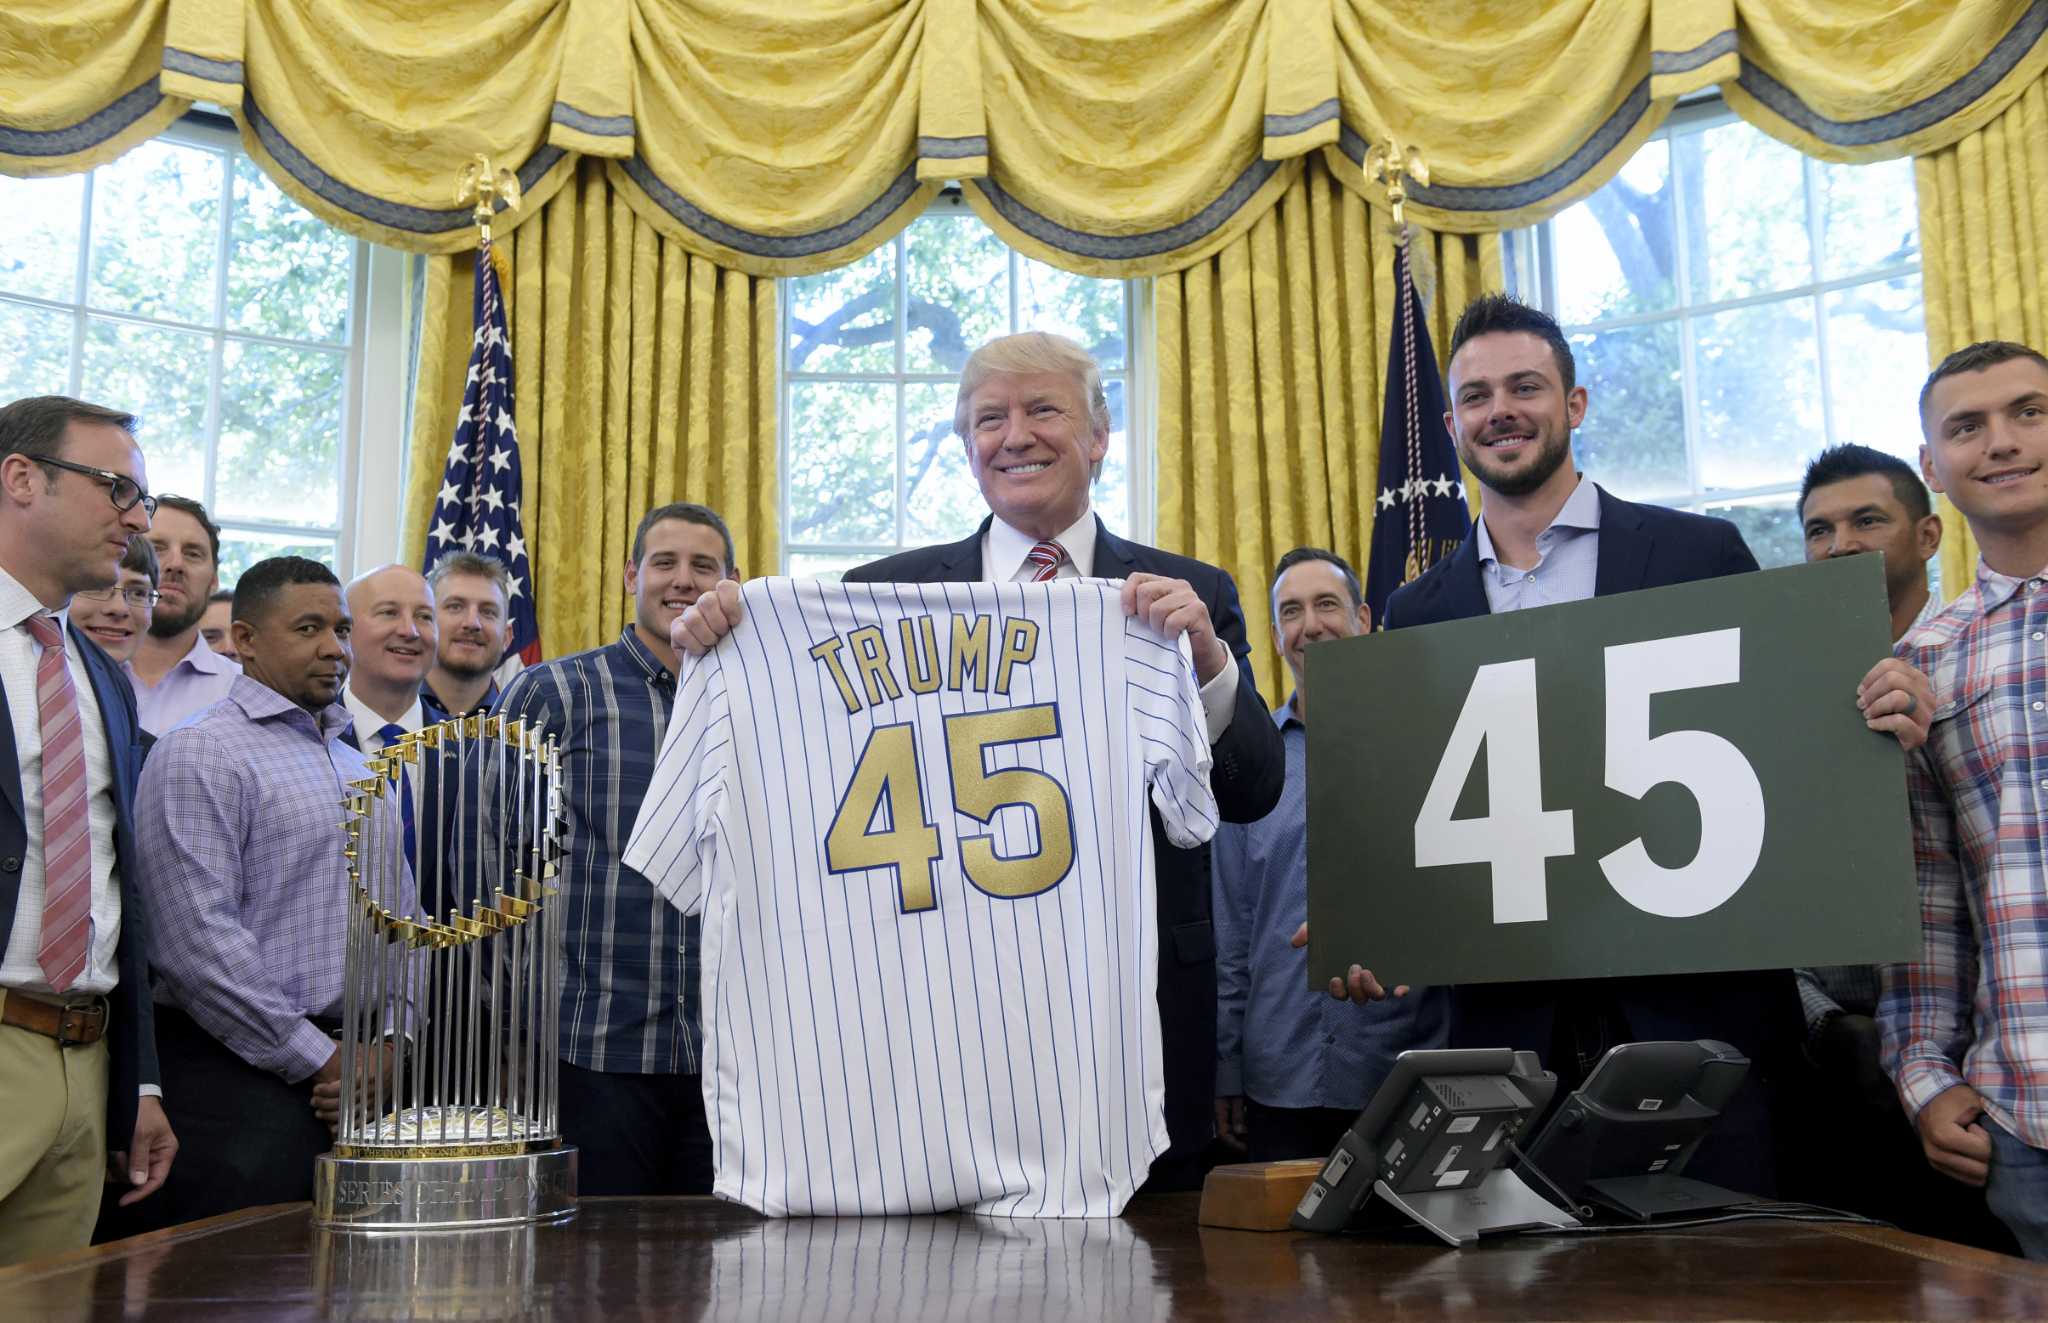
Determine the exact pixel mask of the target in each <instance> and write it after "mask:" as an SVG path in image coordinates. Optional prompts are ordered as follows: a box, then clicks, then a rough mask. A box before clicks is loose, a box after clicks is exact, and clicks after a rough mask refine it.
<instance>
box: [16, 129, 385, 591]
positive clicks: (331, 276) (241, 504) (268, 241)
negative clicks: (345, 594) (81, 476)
mask: <svg viewBox="0 0 2048 1323" xmlns="http://www.w3.org/2000/svg"><path fill="white" fill-rule="evenodd" d="M368 248H369V246H368V245H367V244H364V243H361V242H359V241H357V240H354V239H351V238H349V237H348V236H346V235H344V234H342V233H341V232H339V231H337V230H334V229H332V228H330V227H329V226H328V225H326V224H325V223H324V222H322V221H320V220H318V219H316V218H315V217H313V216H312V215H311V214H309V213H308V212H306V211H305V210H304V209H303V208H301V207H300V206H299V205H298V204H297V203H295V202H293V201H292V200H291V199H289V198H287V197H286V196H285V195H284V194H283V193H282V192H281V191H279V189H278V187H277V186H276V185H275V184H273V183H271V182H270V180H269V179H267V178H266V177H264V175H263V174H262V173H261V172H260V171H259V170H258V169H257V168H256V165H255V163H254V162H252V161H251V160H249V158H248V157H247V156H246V155H244V154H243V152H242V151H241V148H240V145H239V143H238V142H237V140H236V138H235V136H234V134H233V132H232V131H231V130H230V129H228V128H225V127H222V126H219V125H215V124H209V123H207V122H204V121H203V120H202V119H201V118H200V117H188V118H187V119H186V120H185V121H183V122H181V123H180V124H179V125H177V126H175V127H174V128H173V129H172V130H171V131H170V132H168V133H166V134H165V135H164V136H162V137H160V138H157V139H155V140H153V141H151V142H148V143H145V144H143V145H142V146H140V147H138V148H136V149H135V150H133V151H130V152H128V153H127V154H126V155H124V156H122V157H120V158H119V159H118V160H115V161H113V162H111V163H110V164H107V165H104V166H101V167H100V168H99V169H97V170H94V171H92V172H91V173H89V174H83V175H69V176H64V177H60V178H54V179H5V178H0V400H7V399H15V398H18V397H20V396H23V395H50V394H63V395H74V396H78V397H80V398H83V399H88V400H91V401H93V402H95V403H99V404H106V405H110V406H113V407H116V408H120V409H125V410H128V411H130V412H133V413H135V414H137V415H139V417H140V418H141V428H140V431H139V437H138V439H139V441H140V443H141V446H142V451H143V456H144V459H145V461H146V463H147V465H148V469H149V484H150V487H151V489H152V490H154V491H156V492H158V493H175V494H179V495H186V496H192V497H196V498H197V499H199V500H200V501H202V502H203V503H204V504H205V505H206V508H207V509H208V510H209V511H210V512H211V513H212V514H213V516H214V518H215V519H216V520H218V521H219V523H220V524H221V526H222V535H221V582H222V583H224V584H232V583H233V582H234V580H235V578H236V577H237V576H238V575H239V574H240V573H241V571H242V570H243V569H245V568H247V566H248V565H249V564H251V563H253V562H254V561H256V560H260V559H261V558H263V557H265V556H270V555H276V554H279V553H282V552H293V553H297V554H300V555H306V556H313V557H316V558H318V559H321V560H325V561H327V562H328V563H329V564H331V565H334V566H336V567H337V568H338V569H340V570H342V571H343V572H344V573H346V572H347V571H348V570H349V569H351V568H352V564H353V560H354V556H355V554H356V551H357V547H356V541H357V538H356V534H355V532H354V529H355V524H356V517H355V516H356V506H357V501H356V499H355V492H354V490H353V481H354V478H355V475H356V472H357V466H358V464H359V462H360V457H359V455H357V453H356V450H357V447H356V446H355V445H354V439H355V438H356V437H357V436H359V435H360V434H361V432H362V419H361V414H362V413H363V410H362V409H361V408H359V407H357V403H358V400H359V393H358V390H357V389H356V383H357V381H358V380H359V378H360V377H361V375H362V365H363V359H364V356H365V350H366V343H365V342H366V323H367V320H368V319H367V318H365V317H364V316H362V315H360V313H361V311H362V307H363V304H364V302H365V299H364V291H365V287H366V283H367V280H368V276H369V265H370V264H369V258H368ZM392 270H393V271H394V272H396V270H397V267H396V264H393V265H392ZM393 416H394V417H395V415H393ZM382 421H383V422H385V423H388V424H389V426H390V427H391V430H392V434H393V436H394V437H395V436H396V434H397V427H396V424H395V423H394V422H390V420H388V419H386V420H382ZM380 430H382V429H381V427H380ZM387 461H388V457H387ZM380 467H381V466H380ZM396 473H397V467H396V464H395V463H391V465H390V469H389V472H388V473H386V474H384V475H383V476H384V478H385V479H388V480H389V481H390V482H391V483H392V484H393V486H394V487H395V483H396ZM392 503H393V504H394V505H395V503H396V502H395V500H394V501H393V502H392ZM394 527H395V525H394ZM369 550H370V552H371V554H372V555H381V554H384V551H385V549H384V548H382V547H375V548H370V549H369Z"/></svg>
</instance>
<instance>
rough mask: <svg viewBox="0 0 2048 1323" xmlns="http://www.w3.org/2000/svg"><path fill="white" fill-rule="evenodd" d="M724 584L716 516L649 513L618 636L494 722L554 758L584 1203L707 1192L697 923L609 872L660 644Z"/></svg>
mask: <svg viewBox="0 0 2048 1323" xmlns="http://www.w3.org/2000/svg"><path fill="white" fill-rule="evenodd" d="M738 573H739V567H738V565H737V564H736V563H735V562H734V557H733V544H732V534H731V533H730V532H728V531H727V530H726V527H725V521H724V520H723V519H720V518H719V517H718V515H717V514H716V513H714V512H713V511H711V510H709V509H707V508H705V507H704V506H701V505H694V504H690V503H688V502H680V501H679V502H676V503H674V504H671V505H663V506H658V507H656V508H655V509H653V510H650V511H648V512H647V514H646V516H645V517H644V518H642V519H641V521H640V525H639V527H638V528H637V529H636V530H634V533H633V550H632V559H631V560H629V561H627V563H626V589H627V591H628V592H630V593H632V594H633V620H632V622H631V623H630V624H628V625H627V626H626V629H625V631H624V633H622V634H621V635H620V636H619V638H618V640H617V641H616V642H613V643H608V644H606V645H605V646H604V647H601V648H594V649H592V650H591V651H589V652H579V653H576V654H574V655H572V656H568V657H561V658H557V659H556V660H553V661H547V662H542V663H541V664H540V665H538V666H535V667H532V668H531V669H528V670H525V671H521V672H520V673H519V674H518V675H516V676H514V677H513V678H512V681H511V683H510V684H507V685H506V686H505V692H504V694H503V696H502V697H501V698H500V700H499V704H498V715H499V716H501V717H503V718H505V719H507V720H523V721H526V722H528V723H529V724H531V723H533V722H542V723H545V726H546V729H547V731H548V732H549V734H550V735H552V736H553V737H554V738H555V739H556V740H558V741H559V742H560V744H561V747H562V776H563V785H564V787H565V790H566V794H565V796H564V804H563V808H564V810H565V811H566V813H567V815H568V838H567V839H568V847H567V853H566V854H565V856H564V857H563V859H562V863H561V874H560V878H559V881H558V882H557V884H556V885H558V886H559V887H560V888H561V890H562V902H563V904H564V905H565V906H566V907H567V908H566V910H565V912H564V919H563V939H562V1041H561V1052H562V1067H561V1118H562V1137H563V1138H564V1139H566V1140H567V1141H568V1142H569V1143H572V1144H574V1145H576V1146H577V1148H578V1149H579V1150H580V1155H579V1157H578V1163H579V1166H578V1174H577V1182H578V1188H579V1189H580V1191H581V1192H582V1193H584V1194H706V1193H709V1192H710V1190H711V1133H710V1128H709V1126H708V1124H707V1123H706V1120H705V1115H704V1095H703V1091H702V1088H701V1086H700V1076H699V1069H700V1064H699V1063H700V1061H701V1059H702V1056H701V1053H702V1043H703V1037H702V1035H703V1029H702V1025H701V1022H700V1017H699V1009H698V975H697V953H698V923H697V920H695V919H685V918H684V917H683V916H682V914H681V913H680V912H679V911H678V910H677V909H676V908H675V907H674V906H672V905H670V904H669V903H668V902H667V901H666V900H664V899H663V898H662V896H661V893H660V892H658V891H656V890H655V889H654V887H653V886H652V885H651V884H650V883H649V882H648V881H647V879H646V878H644V877H642V876H641V875H640V874H639V873H637V872H635V871H633V870H632V869H630V868H628V867H626V866H625V865H624V864H623V863H622V862H621V861H620V856H621V855H622V854H623V853H624V851H625V848H626V841H627V838H628V837H629V836H630V835H631V834H632V830H633V823H634V820H635V819H636V818H637V817H638V816H639V813H640V802H641V800H642V799H644V798H645V797H646V794H647V786H648V782H649V781H650V780H651V779H652V777H653V775H654V764H655V759H656V757H657V756H658V755H659V754H660V752H661V740H662V734H663V732H665V731H666V730H667V729H668V723H669V715H670V712H671V710H672V709H673V707H674V705H675V693H676V688H675V685H676V679H675V677H676V654H675V650H674V649H673V648H672V647H671V646H670V644H669V628H670V626H671V625H672V624H674V622H675V619H676V617H677V616H679V615H681V614H682V613H683V611H684V610H685V609H686V608H687V607H688V606H689V605H690V604H691V603H693V602H695V601H696V600H697V599H698V597H699V596H700V595H701V594H703V593H705V592H707V591H709V590H710V588H711V586H712V585H713V584H715V583H717V582H718V581H719V580H720V579H724V578H731V577H734V576H736V575H737V574H738Z"/></svg>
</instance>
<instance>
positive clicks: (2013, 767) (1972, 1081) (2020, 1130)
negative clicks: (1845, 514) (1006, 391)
mask: <svg viewBox="0 0 2048 1323" xmlns="http://www.w3.org/2000/svg"><path fill="white" fill-rule="evenodd" d="M1920 428H1921V435H1922V437H1923V438H1924V442H1925V444H1923V445H1922V446H1921V449H1920V466H1921V472H1922V473H1923V474H1924V475H1925V476H1926V478H1927V483H1928V485H1929V486H1930V487H1932V488H1933V489H1934V490H1935V491H1937V492H1942V493H1944V494H1946V495H1947V496H1948V498H1949V500H1950V501H1951V502H1953V503H1954V505H1955V507H1956V509H1958V510H1960V511H1961V512H1962V515H1963V519H1964V520H1965V522H1967V523H1968V524H1969V527H1970V532H1971V534H1972V535H1973V536H1974V537H1975V538H1976V540H1977V546H1978V548H1979V551H1980V553H1981V554H1980V558H1979V560H1978V564H1977V573H1976V576H1975V578H1974V580H1973V581H1972V582H1971V583H1969V584H1968V585H1966V586H1964V588H1963V590H1962V592H1961V593H1959V594H1958V595H1957V597H1956V598H1955V600H1954V601H1952V602H1950V603H1949V604H1948V606H1947V607H1945V608H1943V609H1942V610H1941V611H1940V612H1939V613H1937V614H1936V615H1935V616H1934V617H1933V618H1932V619H1931V620H1929V621H1927V622H1926V623H1925V624H1923V625H1921V626H1919V627H1918V628H1915V629H1913V630H1912V631H1910V632H1909V633H1908V634H1907V635H1906V637H1905V638H1904V639H1903V640H1901V642H1900V644H1899V654H1900V656H1902V657H1904V658H1906V659H1908V660H1910V661H1912V662H1914V663H1915V664H1916V665H1918V666H1920V667H1922V668H1923V669H1925V670H1926V671H1927V673H1928V674H1929V676H1931V677H1932V678H1933V682H1934V691H1935V694H1936V696H1937V698H1938V701H1939V703H1940V706H1939V707H1938V708H1937V709H1936V710H1935V713H1934V717H1935V721H1934V726H1933V730H1932V732H1931V734H1930V736H1929V738H1928V741H1927V744H1926V747H1925V748H1923V749H1921V750H1920V751H1919V753H1918V754H1916V755H1915V756H1914V757H1913V758H1911V759H1909V760H1908V762H1907V765H1906V791H1907V797H1908V801H1909V803H1910V804H1911V805H1912V810H1913V856H1914V861H1915V866H1916V868H1917V871H1918V873H1919V879H1920V915H1921V925H1920V926H1921V931H1922V935H1923V937H1924V939H1925V945H1924V949H1923V954H1922V956H1921V958H1920V959H1919V960H1917V961H1914V962H1912V963H1910V964H1903V965H1891V966H1887V967H1886V968H1885V969H1884V971H1883V986H1884V991H1883V995H1882V997H1881V998H1880V999H1879V1002H1878V1008H1877V1020H1878V1024H1879V1027H1880V1028H1881V1030H1882V1031H1883V1035H1884V1055H1885V1064H1886V1067H1887V1069H1888V1070H1889V1071H1890V1072H1891V1075H1892V1077H1893V1079H1894V1080H1895V1081H1896V1082H1897V1084H1898V1088H1899V1096H1900V1098H1901V1100H1902V1101H1903V1102H1904V1103H1905V1106H1906V1111H1907V1113H1908V1114H1909V1115H1911V1116H1912V1117H1913V1121H1914V1126H1915V1128H1916V1129H1917V1130H1918V1131H1919V1134H1920V1142H1921V1147H1922V1151H1923V1152H1924V1153H1925V1155H1926V1158H1927V1161H1928V1162H1929V1163H1930V1164H1932V1165H1933V1167H1934V1168H1935V1169H1936V1170H1937V1171H1940V1172H1941V1173H1942V1174H1944V1175H1946V1176H1949V1177H1952V1178H1953V1179H1955V1180H1957V1181H1960V1182H1962V1183H1963V1184H1965V1185H1970V1186H1979V1187H1982V1188H1983V1189H1984V1192H1985V1202H1986V1203H1987V1205H1988V1206H1989V1207H1990V1209H1991V1211H1992V1212H1993V1213H1994V1214H1996V1215H1997V1216H1998V1218H1999V1220H2000V1221H2002V1222H2004V1223H2005V1224H2006V1226H2007V1227H2009V1228H2010V1229H2011V1230H2012V1233H2013V1235H2014V1236H2015V1237H2017V1238H2018V1240H2019V1242H2020V1248H2021V1250H2022V1251H2023V1252H2024V1253H2025V1254H2026V1256H2027V1257H2028V1258H2030V1259H2036V1260H2048V1085H2044V1081H2048V979H2044V978H2043V977H2042V971H2043V969H2044V968H2048V863H2044V853H2043V840H2044V826H2043V822H2044V818H2043V813H2042V803H2043V793H2042V792H2043V791H2044V789H2048V721H2044V719H2043V717H2042V715H2041V713H2042V711H2043V707H2044V703H2048V686H2044V682H2043V676H2044V675H2048V643H2044V640H2048V358H2044V357H2043V356H2042V355H2041V353H2040V351H2038V350H2036V349H2033V348H2031V347H2029V346H2027V345H2022V344H2015V343H2012V342H2010V341H2001V340H1988V341H1983V342H1980V343H1978V344H1973V345H1970V346H1969V347H1967V348H1965V349H1959V350H1957V351H1956V352H1955V353H1953V354H1950V355H1949V356H1948V357H1947V358H1945V359H1943V360H1942V362H1941V364H1940V366H1938V367H1936V368H1935V369H1934V371H1933V372H1932V373H1931V374H1930V375H1929V376H1928V378H1927V384H1926V385H1925V386H1924V387H1923V388H1922V389H1921V392H1920Z"/></svg>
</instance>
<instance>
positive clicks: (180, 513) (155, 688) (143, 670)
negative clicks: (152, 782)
mask: <svg viewBox="0 0 2048 1323" xmlns="http://www.w3.org/2000/svg"><path fill="white" fill-rule="evenodd" d="M149 545H150V547H151V548H152V549H153V550H154V551H155V552H156V560H157V572H158V583H157V594H158V596H157V603H156V610H155V612H154V614H153V615H152V616H151V617H150V622H149V633H148V635H147V636H145V637H144V638H143V640H142V643H141V645H140V646H139V647H138V648H136V650H135V657H134V659H133V660H132V661H130V662H128V663H127V664H126V669H127V672H128V679H129V681H130V682H131V683H132V684H133V685H134V686H135V702H136V706H137V708H138V709H139V710H140V711H141V713H142V728H143V729H144V730H146V731H148V732H149V733H150V734H152V735H162V734H163V733H164V732H165V731H167V730H169V729H170V728H171V727H173V726H175V725H177V724H178V723H179V722H181V721H183V720H184V719H185V718H187V717H189V716H191V715H192V714H193V713H195V712H197V711H199V710H200V709H201V708H204V707H206V706H208V705H209V704H212V703H216V702H219V701H220V700H221V699H223V698H225V697H227V694H228V690H229V689H230V688H232V687H233V685H234V682H235V677H236V676H237V675H240V674H241V667H240V666H239V665H238V664H237V663H235V662H234V661H231V660H229V659H228V658H226V657H223V656H221V655H220V654H218V653H216V652H215V651H214V650H213V649H212V648H211V647H209V646H208V645H207V642H206V640H205V639H204V638H202V637H200V633H199V622H200V619H201V618H202V617H203V616H205V614H206V608H207V604H208V600H209V599H210V598H211V597H212V595H213V590H214V587H215V585H217V584H218V583H219V582H220V526H219V525H218V524H215V523H214V522H213V520H212V518H211V517H209V516H208V515H207V513H206V507H205V506H203V505H201V504H200V503H199V502H197V501H194V500H190V499H188V498H186V497H183V496H165V497H163V498H161V500H160V501H159V503H158V506H157V512H156V517H155V518H154V519H152V520H151V521H150V525H149Z"/></svg>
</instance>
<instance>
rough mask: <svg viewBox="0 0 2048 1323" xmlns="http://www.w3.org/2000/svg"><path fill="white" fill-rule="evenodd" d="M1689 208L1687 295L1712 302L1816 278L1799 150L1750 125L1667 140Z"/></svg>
mask: <svg viewBox="0 0 2048 1323" xmlns="http://www.w3.org/2000/svg"><path fill="white" fill-rule="evenodd" d="M1672 157H1673V159H1674V160H1675V161H1676V162H1677V165H1678V172H1679V183H1680V188H1681V189H1682V190H1683V194H1684V197H1685V208H1686V225H1685V230H1686V244H1687V248H1686V259H1687V265H1688V267H1689V269H1690V281H1691V301H1692V302H1694V303H1714V302H1719V301H1720V300H1722V299H1739V298H1747V297H1748V296H1750V295H1752V294H1765V293H1769V292H1770V291H1772V290H1776V289H1785V288H1788V287H1790V286H1793V285H1799V284H1804V283H1805V282H1807V281H1810V280H1811V279H1812V278H1813V245H1812V242H1811V240H1809V239H1808V237H1807V234H1806V189H1805V183H1804V175H1803V174H1802V166H1801V164H1800V160H1801V158H1800V155H1799V153H1798V152H1797V151H1795V150H1793V149H1792V148H1790V147H1787V146H1786V145H1785V144H1783V143H1781V142H1779V141H1777V140H1776V139H1774V138H1768V137H1765V136H1764V135H1763V134H1762V133H1759V132H1758V131H1757V130H1755V129H1753V128H1751V127H1750V126H1749V125H1747V124H1724V125H1722V126H1720V127H1719V128H1713V129H1708V130H1706V131H1705V132H1703V133H1687V134H1681V135H1678V136H1677V137H1675V138H1674V139H1673V140H1672Z"/></svg>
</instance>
